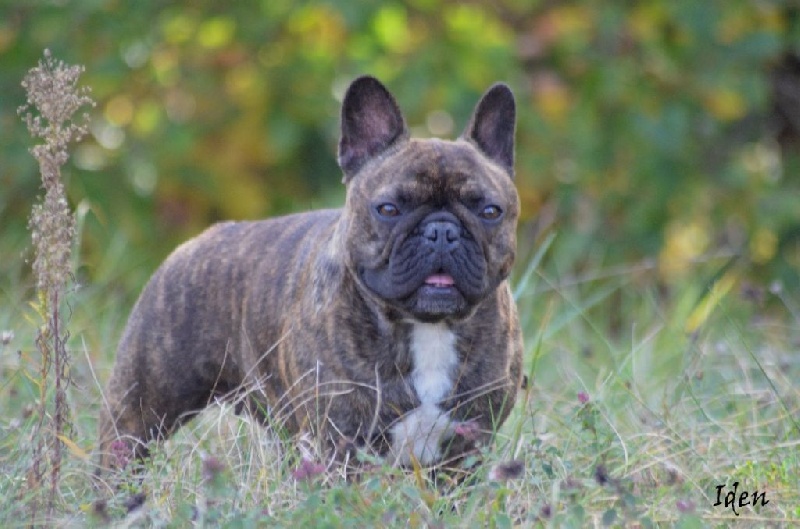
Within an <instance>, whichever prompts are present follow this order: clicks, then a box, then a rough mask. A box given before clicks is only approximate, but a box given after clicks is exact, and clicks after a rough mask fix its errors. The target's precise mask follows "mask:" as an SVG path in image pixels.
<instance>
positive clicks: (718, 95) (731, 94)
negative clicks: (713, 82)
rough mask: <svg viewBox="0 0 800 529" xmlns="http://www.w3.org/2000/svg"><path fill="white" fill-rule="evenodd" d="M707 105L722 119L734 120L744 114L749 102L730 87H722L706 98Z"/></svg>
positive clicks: (715, 115) (714, 114) (710, 110)
mask: <svg viewBox="0 0 800 529" xmlns="http://www.w3.org/2000/svg"><path fill="white" fill-rule="evenodd" d="M705 107H706V109H707V110H708V111H709V112H711V114H712V115H713V116H714V117H716V118H717V119H719V120H721V121H733V120H736V119H739V118H741V117H742V116H744V114H745V112H747V103H746V102H745V100H744V98H743V97H742V96H741V94H739V93H738V92H736V91H735V90H732V89H730V88H720V89H718V90H715V91H714V92H712V93H711V94H709V95H708V96H707V97H706V98H705Z"/></svg>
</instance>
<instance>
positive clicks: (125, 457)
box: [111, 439, 133, 469]
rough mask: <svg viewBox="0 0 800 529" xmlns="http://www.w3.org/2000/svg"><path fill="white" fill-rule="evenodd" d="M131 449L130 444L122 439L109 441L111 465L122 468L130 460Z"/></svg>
mask: <svg viewBox="0 0 800 529" xmlns="http://www.w3.org/2000/svg"><path fill="white" fill-rule="evenodd" d="M132 456H133V450H131V447H130V445H128V443H126V442H125V441H123V440H122V439H117V440H116V441H114V442H112V443H111V459H112V462H113V466H115V467H117V468H120V469H124V468H125V467H127V466H128V463H130V462H131V457H132Z"/></svg>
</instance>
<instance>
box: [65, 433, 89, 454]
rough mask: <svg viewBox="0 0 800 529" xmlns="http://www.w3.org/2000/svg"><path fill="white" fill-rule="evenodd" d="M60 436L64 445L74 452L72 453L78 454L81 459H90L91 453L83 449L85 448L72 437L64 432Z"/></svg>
mask: <svg viewBox="0 0 800 529" xmlns="http://www.w3.org/2000/svg"><path fill="white" fill-rule="evenodd" d="M58 438H59V439H60V440H61V442H62V443H64V446H66V447H67V448H68V449H69V451H70V452H72V455H74V456H77V457H79V458H81V459H89V454H87V453H86V451H85V450H83V448H81V447H80V446H78V445H76V444H75V442H74V441H73V440H72V439H70V438H69V437H67V436H66V435H64V434H60V435H59V436H58Z"/></svg>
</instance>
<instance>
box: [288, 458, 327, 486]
mask: <svg viewBox="0 0 800 529" xmlns="http://www.w3.org/2000/svg"><path fill="white" fill-rule="evenodd" d="M323 472H325V466H323V465H320V464H319V463H314V462H313V461H311V460H309V459H306V458H305V457H304V458H303V459H302V460H301V461H300V464H299V465H298V466H297V468H296V469H294V470H293V471H292V476H294V479H296V480H297V481H303V480H309V479H311V478H313V477H314V476H318V475H320V474H322V473H323Z"/></svg>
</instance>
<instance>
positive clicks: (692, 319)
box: [686, 272, 736, 333]
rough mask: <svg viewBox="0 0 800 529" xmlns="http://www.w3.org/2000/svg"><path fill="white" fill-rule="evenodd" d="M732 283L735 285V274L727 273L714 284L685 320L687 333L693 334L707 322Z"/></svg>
mask: <svg viewBox="0 0 800 529" xmlns="http://www.w3.org/2000/svg"><path fill="white" fill-rule="evenodd" d="M734 283H736V274H735V273H734V272H727V273H726V274H725V275H723V276H722V277H721V278H720V279H719V281H717V282H716V283H714V285H713V286H712V287H711V288H710V289H709V291H708V293H707V294H706V295H705V296H703V298H702V299H701V300H700V302H699V303H698V304H697V306H696V307H695V309H694V310H693V311H692V313H691V314H690V315H689V318H688V319H687V320H686V332H687V333H693V332H694V331H696V330H697V329H699V328H700V326H701V325H702V324H703V323H705V322H706V320H708V318H709V316H711V314H712V312H713V311H714V308H715V307H716V306H717V304H719V302H720V301H722V298H724V297H725V295H726V294H727V293H728V292H729V291H730V289H731V288H732V287H733V285H734Z"/></svg>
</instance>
